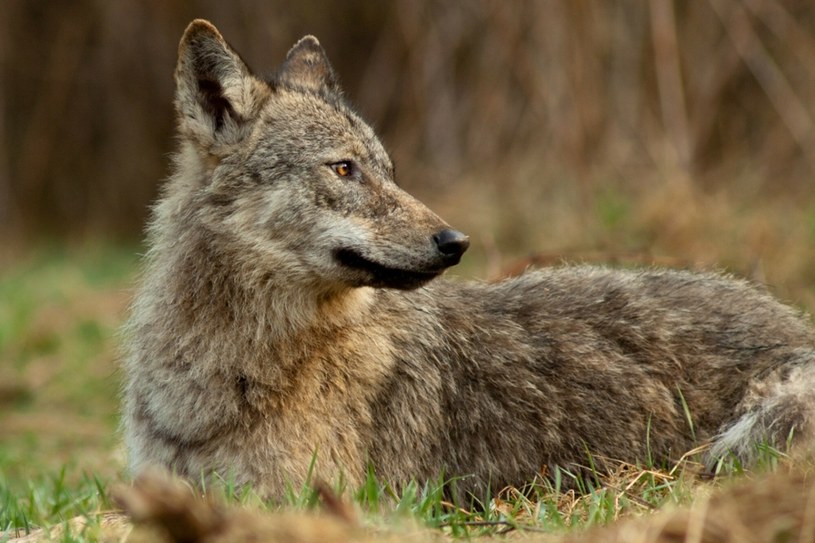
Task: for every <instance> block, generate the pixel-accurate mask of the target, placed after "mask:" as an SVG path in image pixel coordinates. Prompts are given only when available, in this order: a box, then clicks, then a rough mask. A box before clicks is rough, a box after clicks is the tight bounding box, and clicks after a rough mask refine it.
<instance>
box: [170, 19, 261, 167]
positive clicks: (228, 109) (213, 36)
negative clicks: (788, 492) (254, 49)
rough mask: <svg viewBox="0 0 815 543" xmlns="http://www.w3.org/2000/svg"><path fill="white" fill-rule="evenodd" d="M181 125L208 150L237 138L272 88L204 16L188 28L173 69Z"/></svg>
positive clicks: (239, 137) (233, 141)
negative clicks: (261, 79) (176, 63)
mask: <svg viewBox="0 0 815 543" xmlns="http://www.w3.org/2000/svg"><path fill="white" fill-rule="evenodd" d="M175 80H176V98H175V99H176V102H175V103H176V110H177V112H178V116H179V129H180V131H181V133H182V134H183V135H184V136H187V137H188V138H190V139H192V140H193V141H195V142H196V143H198V144H199V145H200V146H202V147H203V148H204V150H206V151H209V152H214V151H215V148H216V147H217V146H218V145H229V144H232V143H237V142H238V141H240V140H241V139H242V138H243V137H244V136H245V132H246V130H247V125H248V124H249V123H248V122H247V121H250V120H251V119H252V118H253V117H254V116H255V115H256V114H257V113H258V111H259V110H260V107H261V106H262V104H263V102H264V101H265V98H266V96H267V95H268V92H265V93H264V87H265V84H263V83H262V82H261V81H259V80H258V79H257V78H256V77H255V76H253V75H252V72H251V71H250V70H249V68H248V67H247V66H246V63H245V62H244V61H243V60H242V59H241V57H240V55H238V53H237V52H235V50H233V49H232V48H231V47H230V46H229V44H228V43H226V41H225V40H224V38H223V36H221V34H220V32H218V29H216V28H215V27H214V26H213V25H212V24H211V23H209V22H208V21H205V20H203V19H196V20H195V21H193V22H192V23H190V25H189V26H188V27H187V30H186V31H185V32H184V36H183V37H182V38H181V43H180V44H179V46H178V65H177V66H176V70H175Z"/></svg>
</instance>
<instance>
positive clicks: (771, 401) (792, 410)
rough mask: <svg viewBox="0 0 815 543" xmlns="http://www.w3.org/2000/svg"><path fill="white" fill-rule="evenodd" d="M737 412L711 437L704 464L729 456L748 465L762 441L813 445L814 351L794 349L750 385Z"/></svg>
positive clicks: (784, 447)
mask: <svg viewBox="0 0 815 543" xmlns="http://www.w3.org/2000/svg"><path fill="white" fill-rule="evenodd" d="M736 413H737V418H736V419H735V420H731V421H730V422H727V423H725V424H724V425H723V426H722V427H721V428H720V431H719V433H718V434H717V435H716V436H715V437H714V438H713V441H712V443H711V447H710V450H709V451H708V462H707V464H708V466H710V467H712V466H714V465H715V464H716V462H718V461H719V459H720V458H723V457H727V456H730V455H733V456H735V457H736V458H737V459H738V460H739V462H741V464H742V465H744V466H749V465H752V464H754V463H755V460H756V459H757V457H758V454H759V450H760V448H761V446H762V445H769V446H771V447H774V448H775V449H777V450H780V451H786V450H787V448H788V446H789V445H790V444H795V445H796V446H802V447H809V448H810V449H812V450H815V351H813V350H810V349H797V350H795V351H793V352H792V353H791V354H790V358H789V359H787V360H785V363H784V365H783V366H782V367H781V368H778V369H776V370H774V371H773V372H772V373H771V374H770V375H769V376H767V377H766V378H763V379H761V380H757V381H756V382H755V383H753V384H752V385H751V387H750V389H749V390H748V391H747V394H746V395H745V397H744V399H743V400H742V401H741V403H740V404H739V407H738V409H737V411H736Z"/></svg>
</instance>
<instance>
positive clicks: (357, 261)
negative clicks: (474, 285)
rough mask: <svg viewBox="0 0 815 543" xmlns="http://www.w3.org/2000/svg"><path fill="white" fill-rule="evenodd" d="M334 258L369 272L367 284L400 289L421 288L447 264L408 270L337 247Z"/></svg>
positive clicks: (351, 266)
mask: <svg viewBox="0 0 815 543" xmlns="http://www.w3.org/2000/svg"><path fill="white" fill-rule="evenodd" d="M334 258H336V259H337V261H338V262H339V263H340V264H342V265H343V266H345V267H346V268H352V269H355V270H361V271H364V272H367V273H368V274H369V275H370V276H371V278H370V280H366V281H365V286H370V287H381V288H396V289H400V290H412V289H415V288H419V287H420V286H422V285H423V284H425V283H427V282H428V281H430V280H431V279H433V278H434V277H436V276H438V275H439V274H440V273H441V272H443V271H444V270H445V268H446V267H447V266H441V267H439V268H432V269H424V270H406V269H402V268H394V267H391V266H385V265H384V264H379V263H378V262H374V261H373V260H370V259H368V258H365V257H364V256H362V255H361V254H360V253H359V252H357V251H355V250H353V249H348V248H344V249H337V250H335V251H334Z"/></svg>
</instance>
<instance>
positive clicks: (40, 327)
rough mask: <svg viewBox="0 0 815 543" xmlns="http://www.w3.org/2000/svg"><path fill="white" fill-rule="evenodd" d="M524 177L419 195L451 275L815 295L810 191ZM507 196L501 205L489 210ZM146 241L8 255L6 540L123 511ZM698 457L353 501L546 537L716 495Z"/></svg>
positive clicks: (457, 531)
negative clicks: (692, 274)
mask: <svg viewBox="0 0 815 543" xmlns="http://www.w3.org/2000/svg"><path fill="white" fill-rule="evenodd" d="M524 183H525V182H524V181H523V180H514V181H512V184H511V186H510V187H496V185H494V184H493V185H484V188H483V189H481V190H477V191H469V192H468V193H466V194H465V195H464V196H462V195H461V194H460V193H459V194H445V193H443V192H442V193H440V194H436V198H435V200H433V199H431V198H430V197H428V195H422V194H420V195H419V196H420V197H424V200H425V201H428V202H430V203H431V207H433V208H434V209H436V210H437V211H438V212H439V213H440V215H442V216H443V217H445V218H446V219H448V220H449V222H450V223H451V224H452V225H453V226H454V227H455V228H457V229H460V230H462V231H464V232H467V233H468V234H470V235H471V237H472V239H473V247H472V249H471V252H470V253H468V255H467V257H465V261H464V263H463V264H462V266H461V267H460V268H458V269H456V270H453V273H454V274H457V275H462V276H469V277H491V278H495V277H497V276H500V275H503V274H507V273H513V272H514V271H516V270H518V269H520V268H522V267H523V266H524V265H525V263H526V262H528V261H533V262H536V263H538V264H544V265H545V264H548V263H551V262H553V261H554V262H556V261H560V260H564V259H565V260H572V261H586V260H588V261H593V262H596V261H601V262H613V263H615V264H617V265H626V266H629V265H641V264H650V263H657V264H660V265H672V266H681V267H691V268H719V269H721V268H725V269H727V270H729V271H732V272H734V273H737V274H739V275H744V276H748V277H750V278H752V279H754V280H757V281H763V282H766V283H768V284H769V285H770V286H771V288H772V289H773V290H774V292H776V293H777V294H778V295H779V297H781V298H782V299H784V300H786V301H790V302H791V303H793V304H795V305H798V306H800V307H803V308H813V307H815V289H813V288H812V285H813V282H815V266H813V262H815V199H813V198H811V197H810V198H802V199H786V200H784V199H772V198H765V197H763V196H762V197H761V198H758V197H756V196H755V195H753V194H750V193H749V191H748V192H744V191H742V192H731V193H727V192H720V191H710V190H704V191H703V190H700V189H696V188H693V187H692V186H691V185H688V184H687V183H685V182H683V181H681V180H680V181H677V182H673V181H671V182H665V183H662V184H660V185H658V186H652V187H649V190H648V191H642V190H641V189H638V188H637V186H636V185H627V186H626V187H625V188H622V187H616V188H615V187H614V185H613V184H612V185H610V186H607V187H606V188H604V189H602V190H600V191H595V192H593V193H592V194H591V195H590V196H589V197H587V198H584V197H582V196H580V194H579V190H578V188H575V186H573V185H569V184H568V183H564V185H565V188H564V187H561V186H559V185H554V184H551V185H540V186H538V185H530V184H524ZM474 185H475V183H474ZM490 187H492V188H490ZM509 189H511V190H509ZM498 201H502V202H503V207H501V208H500V210H498V211H495V210H493V211H490V210H491V206H493V207H494V206H495V203H496V202H498ZM530 202H531V203H530ZM576 209H577V210H578V211H577V212H576V211H575V210H576ZM581 210H582V211H581ZM142 251H143V248H141V247H140V246H139V245H138V244H129V245H128V244H122V243H117V244H112V243H110V242H107V243H105V242H88V241H83V242H81V243H80V242H64V241H63V242H59V243H46V242H36V243H35V244H32V245H30V246H29V247H27V248H21V247H19V246H18V247H16V248H14V249H6V250H5V251H0V435H2V439H1V440H0V507H1V508H2V509H0V532H5V535H3V536H0V541H3V540H4V539H7V538H9V537H12V536H14V535H23V534H25V533H26V532H27V531H28V530H32V529H35V528H37V527H41V526H45V527H49V526H54V525H59V524H61V523H62V522H64V521H65V520H68V519H72V518H74V517H76V516H78V515H85V514H90V515H92V519H95V518H97V517H96V516H94V515H96V514H97V513H99V512H103V511H109V510H112V509H116V505H115V504H114V503H112V501H111V499H110V494H111V489H112V488H114V487H115V485H116V484H118V483H121V482H123V481H126V480H127V476H126V474H125V473H124V454H123V450H122V447H121V440H120V435H119V431H118V409H119V408H118V403H119V402H118V394H119V387H120V376H119V370H118V369H117V367H118V366H117V358H118V356H119V355H118V353H119V337H118V330H119V328H120V326H121V323H122V320H123V318H124V315H125V314H126V308H127V304H128V302H129V300H130V298H131V295H132V288H133V285H134V284H135V280H136V279H135V278H136V277H137V273H138V267H139V254H140V253H141V252H142ZM530 255H531V258H527V257H530ZM782 453H783V452H775V451H768V452H767V454H766V456H765V464H766V465H765V468H764V469H765V470H768V471H773V470H775V469H776V468H775V466H776V464H777V463H778V462H781V464H784V465H786V464H787V462H786V461H785V460H784V459H783V454H782ZM694 460H695V456H694V455H693V454H690V455H689V456H688V457H687V458H686V459H685V460H684V461H683V462H681V463H680V464H679V465H677V466H650V467H649V466H621V468H620V470H619V471H618V472H617V473H614V474H611V476H610V477H606V476H603V477H599V476H598V479H597V480H594V481H587V483H586V484H587V485H588V486H587V487H585V488H584V491H585V493H584V494H583V495H582V496H581V495H576V494H574V493H563V492H560V491H559V490H558V489H556V488H546V487H541V488H539V489H537V492H536V493H532V494H531V495H530V494H523V493H521V492H519V491H517V490H516V489H506V490H505V491H504V493H502V494H501V496H500V498H498V499H496V500H495V501H494V502H493V503H492V504H491V505H490V510H489V511H486V512H478V511H475V510H472V509H470V508H468V507H456V506H454V505H453V504H449V503H447V502H445V501H444V499H443V498H442V496H441V494H440V493H439V492H438V488H437V487H436V486H434V485H427V486H418V485H417V486H415V487H410V488H408V489H406V490H405V491H404V492H403V493H402V494H401V495H398V496H397V495H395V494H394V493H393V491H392V490H391V489H390V488H389V487H388V486H387V485H386V484H385V483H383V482H381V481H376V480H375V479H371V480H370V481H369V482H368V484H366V485H365V486H364V487H363V488H362V489H358V490H355V491H351V490H347V491H346V492H345V493H344V494H343V495H342V497H341V499H342V500H345V501H346V502H347V503H352V504H353V505H352V508H353V510H354V511H356V514H357V515H360V516H361V518H362V519H364V520H362V521H359V522H362V523H363V524H364V525H365V526H366V527H371V526H374V527H376V528H377V529H380V528H382V527H383V526H384V527H386V528H384V529H386V530H389V529H390V528H389V527H390V526H392V525H393V524H394V522H396V521H397V520H398V519H404V518H408V519H411V520H410V521H411V522H415V523H418V524H419V525H420V526H422V529H425V528H429V529H430V530H431V533H432V534H436V535H439V534H441V537H445V538H446V537H460V536H478V535H494V534H496V533H500V532H503V531H512V532H513V533H514V534H524V535H528V536H530V537H538V535H539V532H540V531H543V532H546V533H564V532H568V531H570V530H572V529H574V528H575V527H577V528H579V529H585V528H589V527H591V526H594V525H604V524H607V523H609V522H611V521H615V520H618V519H619V518H621V517H638V516H646V517H648V518H650V516H651V515H652V513H653V512H654V511H657V510H660V509H662V508H664V507H665V506H676V505H679V506H681V505H688V504H692V503H699V500H700V499H707V498H704V497H705V496H710V495H711V494H713V495H714V496H715V495H717V494H716V492H718V490H717V488H718V487H719V486H720V485H725V486H726V485H727V482H726V481H727V480H729V478H730V477H731V476H730V475H728V476H727V477H721V478H719V479H717V480H715V481H710V480H708V479H706V478H703V477H701V476H699V473H698V469H697V466H696V464H695V463H694ZM727 471H729V472H731V471H735V472H739V469H738V466H729V467H728V470H727ZM754 476H755V475H751V477H754ZM735 477H736V478H737V479H739V478H740V477H743V476H739V475H738V474H737V475H735ZM723 481H724V482H723ZM335 490H336V489H334V490H332V491H335ZM220 492H221V493H222V494H223V493H224V492H223V491H220ZM239 494H240V493H239V492H238V491H236V490H235V489H226V491H225V496H226V500H227V501H229V502H233V503H234V502H242V503H243V502H247V501H248V502H249V503H250V504H251V505H252V506H254V507H256V508H258V507H259V508H272V509H277V507H278V506H277V505H275V506H270V505H268V504H262V503H260V501H259V500H257V499H256V498H253V497H252V496H251V494H243V495H241V496H240V497H239ZM318 496H319V495H318V494H317V493H314V492H313V491H312V490H310V489H301V490H299V491H297V492H293V493H292V495H291V497H290V499H289V503H287V504H284V509H286V510H291V509H294V510H301V509H304V508H305V509H308V508H310V507H311V506H313V505H314V504H315V503H317V502H319V501H320V500H319V499H318ZM700 496H702V497H703V498H700ZM804 501H806V500H804ZM813 503H815V502H813ZM298 518H299V517H298ZM654 518H662V517H659V516H657V517H654ZM94 522H96V521H92V523H91V524H92V525H91V529H89V530H87V531H86V532H82V530H81V529H78V530H74V533H73V535H67V534H63V535H60V536H59V537H60V538H62V539H63V540H77V541H96V540H99V538H100V536H99V535H98V532H97V531H95V530H98V529H99V528H98V526H97V525H95V524H94ZM298 522H300V521H298ZM400 522H401V521H400ZM666 522H667V521H666ZM396 523H397V524H399V522H396ZM423 533H424V532H423Z"/></svg>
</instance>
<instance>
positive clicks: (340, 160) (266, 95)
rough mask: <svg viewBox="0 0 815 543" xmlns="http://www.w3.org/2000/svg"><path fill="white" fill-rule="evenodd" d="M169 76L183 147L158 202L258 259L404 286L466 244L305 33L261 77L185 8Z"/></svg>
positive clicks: (294, 277) (292, 272)
mask: <svg viewBox="0 0 815 543" xmlns="http://www.w3.org/2000/svg"><path fill="white" fill-rule="evenodd" d="M175 77H176V85H177V90H176V109H177V113H178V117H179V132H180V136H181V152H180V153H179V158H178V160H177V162H178V165H177V168H178V171H177V172H176V174H175V176H174V178H173V180H172V181H171V182H170V183H169V185H168V187H167V189H166V192H165V198H164V200H163V201H162V203H161V204H160V205H159V209H158V210H157V213H158V214H159V215H161V214H162V213H164V214H165V215H169V216H171V217H172V216H173V215H175V216H177V217H180V218H183V219H182V221H183V222H185V223H189V222H192V223H194V224H197V225H199V226H201V227H202V228H203V229H204V230H205V231H206V232H207V233H208V235H209V236H210V238H211V243H212V244H213V245H214V246H218V247H222V248H227V247H228V248H230V249H231V250H232V251H233V252H234V251H240V259H241V260H243V261H246V260H247V259H251V260H252V263H251V265H250V267H254V268H255V269H256V271H258V272H259V273H262V274H266V275H269V272H272V273H273V274H274V275H275V276H277V277H281V278H285V280H286V281H289V282H292V283H303V282H306V283H309V284H311V285H313V286H315V287H316V286H317V285H322V286H324V287H327V288H331V289H335V288H337V287H343V286H344V287H358V286H374V287H392V288H401V289H410V288H415V287H418V286H420V285H422V284H424V283H425V282H427V281H429V280H430V279H432V278H433V277H435V276H437V275H438V274H440V273H441V272H442V271H443V270H444V269H446V268H447V267H449V266H452V265H454V264H457V263H458V261H459V259H460V258H461V255H462V254H463V253H464V251H465V250H466V249H467V246H468V239H467V237H466V236H465V235H463V234H461V233H460V232H457V231H455V230H452V229H451V228H450V227H449V226H448V225H447V224H446V223H445V222H444V221H442V220H441V219H440V218H439V217H437V216H436V215H435V214H434V213H432V212H431V211H430V210H429V209H428V208H427V207H425V206H424V205H423V204H421V203H420V202H418V201H417V200H415V199H414V198H412V197H411V196H410V195H408V194H407V193H406V192H404V191H402V190H401V189H399V188H398V187H397V186H396V184H395V183H394V169H393V164H392V162H391V159H390V157H389V156H388V154H387V153H386V152H385V149H384V148H383V147H382V144H381V143H380V142H379V140H378V139H377V137H376V135H375V134H374V132H373V130H372V129H371V128H370V127H369V126H368V125H367V124H366V123H365V122H364V121H363V120H362V119H360V117H358V116H357V115H356V114H355V113H354V111H353V110H352V109H351V108H350V107H349V106H348V105H347V104H346V102H345V100H344V99H343V97H342V92H341V90H340V87H339V83H338V80H337V76H336V75H335V73H334V70H333V69H332V67H331V65H330V64H329V62H328V59H327V57H326V55H325V52H324V51H323V49H322V47H321V46H320V44H319V42H318V41H317V40H316V39H315V38H314V37H311V36H307V37H305V38H303V39H301V40H300V41H299V42H297V44H295V45H294V47H292V49H291V50H290V51H289V53H288V56H287V57H286V60H285V61H284V63H283V65H282V66H281V67H280V68H279V69H278V71H277V73H276V74H275V75H274V76H273V77H271V78H269V79H262V78H259V77H257V76H255V75H254V74H253V73H252V72H251V71H250V70H249V68H248V67H247V65H246V63H245V62H244V61H243V60H242V59H241V58H240V56H239V55H238V54H237V53H236V52H235V51H234V50H233V49H232V48H231V47H230V46H229V45H228V44H227V43H226V41H224V39H223V37H221V35H220V33H219V32H218V30H217V29H216V28H215V27H214V26H212V25H211V24H210V23H208V22H206V21H202V20H196V21H193V22H192V23H191V24H190V26H189V27H188V28H187V30H186V32H185V33H184V36H183V38H182V39H181V44H180V46H179V54H178V66H177V68H176V73H175ZM176 222H181V221H176ZM179 235H180V234H179Z"/></svg>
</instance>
